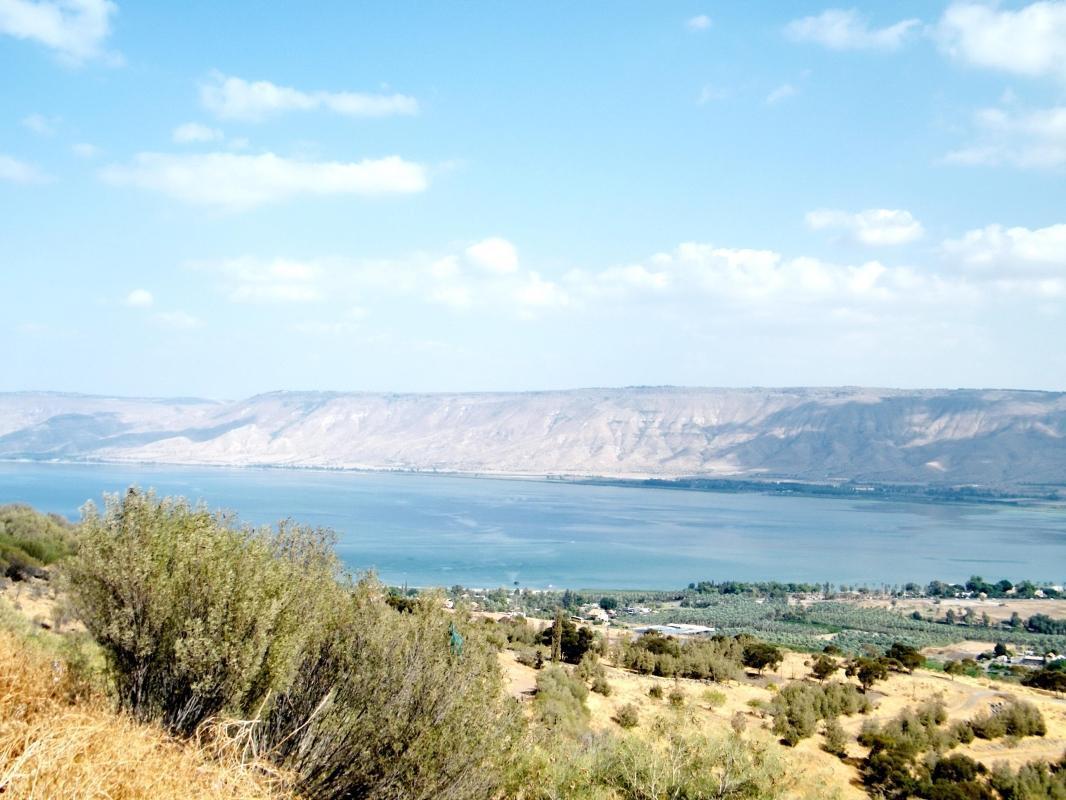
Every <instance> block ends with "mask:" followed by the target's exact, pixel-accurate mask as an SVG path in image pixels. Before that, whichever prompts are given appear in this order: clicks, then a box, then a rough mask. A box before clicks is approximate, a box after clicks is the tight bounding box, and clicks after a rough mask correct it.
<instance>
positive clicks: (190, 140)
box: [171, 122, 226, 144]
mask: <svg viewBox="0 0 1066 800" xmlns="http://www.w3.org/2000/svg"><path fill="white" fill-rule="evenodd" d="M171 138H173V140H174V141H175V142H177V143H178V144H195V143H198V142H220V141H222V140H223V139H225V138H226V135H225V134H224V133H223V132H222V131H220V130H219V129H218V128H209V127H208V126H207V125H202V124H200V123H199V122H186V123H184V124H182V125H179V126H178V127H176V128H175V129H174V133H173V134H171Z"/></svg>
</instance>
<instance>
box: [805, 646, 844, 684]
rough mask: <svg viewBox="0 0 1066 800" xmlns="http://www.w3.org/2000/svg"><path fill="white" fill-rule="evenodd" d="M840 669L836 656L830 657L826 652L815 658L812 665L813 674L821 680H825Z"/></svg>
mask: <svg viewBox="0 0 1066 800" xmlns="http://www.w3.org/2000/svg"><path fill="white" fill-rule="evenodd" d="M838 669H840V664H839V662H838V661H837V660H836V659H835V658H830V657H829V656H827V655H825V654H824V653H823V654H822V655H820V656H818V658H817V659H816V660H815V662H814V664H813V665H812V666H811V674H812V675H814V677H815V678H817V679H818V680H820V681H824V680H825V679H826V678H828V677H829V676H830V675H832V674H833V673H834V672H836V671H837V670H838Z"/></svg>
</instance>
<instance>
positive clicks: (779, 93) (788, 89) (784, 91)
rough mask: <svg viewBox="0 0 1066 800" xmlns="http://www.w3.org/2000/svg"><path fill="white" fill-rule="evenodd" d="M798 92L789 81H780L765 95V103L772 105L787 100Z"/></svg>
mask: <svg viewBox="0 0 1066 800" xmlns="http://www.w3.org/2000/svg"><path fill="white" fill-rule="evenodd" d="M796 94H799V90H798V89H797V88H796V87H795V86H793V85H792V84H791V83H782V84H781V85H780V86H778V87H777V88H776V89H774V90H773V91H772V92H770V94H768V95H766V104H767V105H770V106H773V105H777V104H778V103H780V102H781V101H782V100H787V99H788V98H790V97H793V96H794V95H796Z"/></svg>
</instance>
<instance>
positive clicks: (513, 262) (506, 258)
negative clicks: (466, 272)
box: [466, 236, 518, 273]
mask: <svg viewBox="0 0 1066 800" xmlns="http://www.w3.org/2000/svg"><path fill="white" fill-rule="evenodd" d="M466 257H467V259H468V260H469V261H470V263H472V264H473V265H474V266H477V267H481V268H482V269H484V270H488V271H489V272H498V273H509V272H516V271H517V270H518V250H516V249H515V246H514V245H513V244H511V243H510V242H509V241H507V240H506V239H501V238H500V237H498V236H493V237H491V238H488V239H484V240H482V241H480V242H476V243H474V244H472V245H470V246H469V247H468V248H466Z"/></svg>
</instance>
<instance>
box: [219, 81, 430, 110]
mask: <svg viewBox="0 0 1066 800" xmlns="http://www.w3.org/2000/svg"><path fill="white" fill-rule="evenodd" d="M200 99H201V101H202V102H203V105H204V107H205V108H207V109H208V110H209V111H211V112H212V113H214V114H216V115H217V116H219V117H221V118H222V119H236V120H243V121H246V122H258V121H260V120H262V119H265V118H267V117H269V116H273V115H276V114H281V113H284V112H289V111H314V110H319V109H325V110H327V111H332V112H334V113H336V114H341V115H343V116H348V117H389V116H395V115H400V114H417V113H418V101H417V100H415V98H413V97H409V96H407V95H403V94H368V93H363V92H327V91H315V92H304V91H300V90H299V89H293V88H291V87H288V86H279V85H277V84H275V83H271V82H270V81H247V80H245V79H243V78H237V77H233V76H227V75H223V74H222V73H219V72H215V73H212V74H211V77H210V79H209V80H208V81H207V82H205V83H204V84H202V85H201V87H200Z"/></svg>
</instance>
